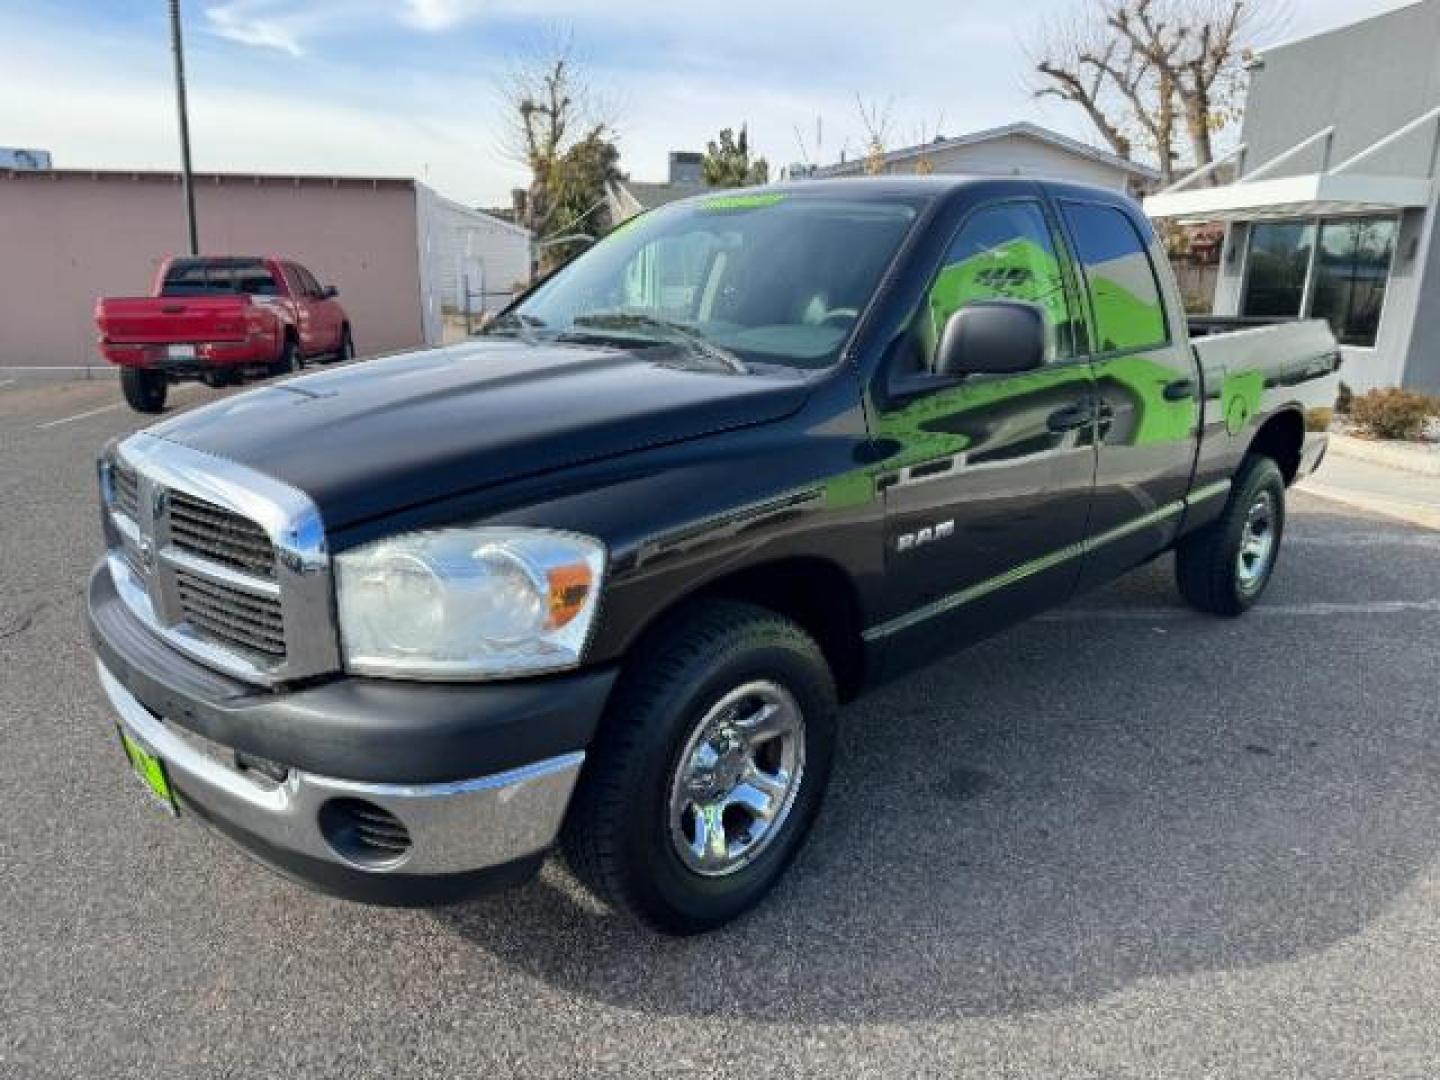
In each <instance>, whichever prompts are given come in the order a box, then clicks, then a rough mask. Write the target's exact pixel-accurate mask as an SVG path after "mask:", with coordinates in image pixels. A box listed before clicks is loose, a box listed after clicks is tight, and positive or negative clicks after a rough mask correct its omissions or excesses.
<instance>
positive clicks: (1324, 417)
mask: <svg viewBox="0 0 1440 1080" xmlns="http://www.w3.org/2000/svg"><path fill="white" fill-rule="evenodd" d="M1334 419H1335V410H1334V409H1306V410H1305V430H1306V431H1329V430H1330V421H1332V420H1334Z"/></svg>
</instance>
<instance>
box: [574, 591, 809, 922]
mask: <svg viewBox="0 0 1440 1080" xmlns="http://www.w3.org/2000/svg"><path fill="white" fill-rule="evenodd" d="M835 711H836V693H835V682H834V678H833V676H832V675H831V672H830V668H829V666H828V665H827V664H826V662H825V659H824V657H823V656H822V655H821V652H820V648H819V646H817V645H816V644H815V642H814V640H813V639H812V638H811V637H810V636H809V635H808V634H806V633H805V631H804V630H802V629H801V628H800V627H799V626H797V625H796V624H795V623H793V622H791V621H790V620H788V619H785V618H783V617H781V616H779V615H777V614H775V613H773V612H770V611H767V610H765V609H763V608H759V607H754V606H751V605H749V604H740V603H734V602H729V601H712V602H707V603H703V604H701V605H697V606H695V607H693V608H691V609H690V610H689V611H688V612H685V613H683V614H682V615H680V616H678V617H677V618H675V619H673V620H671V621H670V622H669V623H668V624H667V625H665V626H663V627H661V629H660V631H659V632H658V633H657V634H655V635H653V636H652V638H651V644H650V645H649V646H648V647H646V648H644V649H643V650H642V651H641V652H640V653H639V654H637V657H636V660H635V662H634V663H633V665H632V666H631V667H630V668H629V669H628V670H627V672H626V674H625V675H624V676H623V677H622V680H621V683H620V686H619V688H618V689H617V691H616V694H615V698H614V700H613V701H612V703H611V707H610V709H609V711H608V714H607V718H606V721H605V722H604V724H603V725H602V728H601V731H600V733H599V734H598V736H597V737H596V739H595V742H594V744H593V745H592V747H591V750H590V755H589V759H588V760H587V761H586V764H585V769H584V772H583V773H582V774H581V777H580V782H579V784H578V786H577V788H576V792H575V797H574V799H573V801H572V802H571V805H570V810H569V813H568V814H567V816H566V820H565V826H564V829H563V831H562V837H561V839H562V844H563V846H564V851H565V856H566V860H567V862H568V863H569V864H570V867H571V868H572V870H573V871H574V872H575V875H576V876H577V877H578V878H579V879H580V880H581V882H582V883H584V884H585V885H586V886H588V887H589V889H590V890H591V891H592V892H594V893H595V894H597V895H598V896H599V897H600V898H601V899H603V900H605V901H606V902H607V903H608V904H609V905H610V906H611V907H612V908H613V909H615V910H617V911H620V912H623V913H624V914H626V915H628V916H630V917H631V918H633V919H635V920H637V921H638V922H640V923H643V924H645V925H647V926H649V927H651V928H653V929H656V930H659V931H661V932H663V933H667V934H695V933H700V932H702V931H705V930H710V929H713V928H715V927H717V926H720V925H722V924H724V923H726V922H729V921H730V920H731V919H734V918H735V917H736V916H738V915H740V914H742V913H743V912H745V911H747V910H749V909H750V908H752V907H754V906H755V905H756V904H757V903H759V902H760V900H761V899H762V898H763V897H764V896H765V895H766V893H768V892H769V891H770V889H771V888H773V887H774V885H775V883H776V881H778V880H779V878H780V875H781V874H782V873H784V871H785V869H786V867H787V866H788V865H789V863H790V860H791V859H792V858H793V857H794V856H795V854H796V852H797V851H798V850H799V849H800V846H801V844H802V843H803V841H804V839H805V836H806V834H807V833H808V832H809V830H810V826H811V824H812V823H813V821H814V819H815V815H816V813H817V812H818V810H819V808H820V803H821V800H822V798H823V796H824V793H825V787H826V784H827V783H828V781H829V778H830V764H831V759H832V757H833V753H834V745H835Z"/></svg>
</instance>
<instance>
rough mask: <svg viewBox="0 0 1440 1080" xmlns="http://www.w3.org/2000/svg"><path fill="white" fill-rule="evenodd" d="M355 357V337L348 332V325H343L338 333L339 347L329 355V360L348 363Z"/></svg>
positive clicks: (334, 362)
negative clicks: (343, 327)
mask: <svg viewBox="0 0 1440 1080" xmlns="http://www.w3.org/2000/svg"><path fill="white" fill-rule="evenodd" d="M354 359H355V339H354V337H352V336H351V334H350V327H348V326H347V327H345V329H344V330H343V331H341V334H340V347H339V348H338V349H336V350H335V351H334V352H333V353H332V354H331V355H330V359H329V362H330V363H332V364H348V363H349V362H350V361H351V360H354Z"/></svg>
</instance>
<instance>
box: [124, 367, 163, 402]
mask: <svg viewBox="0 0 1440 1080" xmlns="http://www.w3.org/2000/svg"><path fill="white" fill-rule="evenodd" d="M120 389H121V391H122V392H123V393H124V394H125V400H126V402H127V403H129V405H130V407H131V408H132V409H134V410H135V411H136V412H143V413H158V412H159V411H160V410H162V409H163V408H165V395H166V393H167V392H168V391H169V389H170V380H169V379H168V378H166V377H165V374H164V372H160V371H146V370H144V369H143V368H133V367H127V368H121V369H120Z"/></svg>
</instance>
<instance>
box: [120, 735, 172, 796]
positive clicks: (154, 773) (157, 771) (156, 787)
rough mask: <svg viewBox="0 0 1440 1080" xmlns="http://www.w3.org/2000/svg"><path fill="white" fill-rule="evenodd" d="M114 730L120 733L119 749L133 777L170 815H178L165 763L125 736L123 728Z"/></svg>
mask: <svg viewBox="0 0 1440 1080" xmlns="http://www.w3.org/2000/svg"><path fill="white" fill-rule="evenodd" d="M116 730H117V731H119V732H120V747H121V749H122V750H124V751H125V756H126V757H127V758H128V759H129V760H130V767H131V768H132V769H134V770H135V775H136V776H138V777H140V782H141V783H142V784H144V785H145V790H146V791H148V792H150V794H151V795H152V796H153V797H154V798H155V800H156V801H157V802H158V803H160V805H161V806H163V807H164V808H165V809H166V810H168V811H170V813H172V814H177V813H179V810H178V809H177V807H176V805H175V792H174V790H173V789H172V788H171V787H170V777H169V775H168V774H167V773H166V772H165V762H163V761H161V760H160V759H159V758H158V757H156V756H155V755H154V754H152V753H150V751H149V750H146V749H145V747H143V746H141V745H140V744H139V743H138V742H136V741H135V740H134V739H132V738H131V737H130V736H129V735H127V734H125V729H124V728H117V729H116Z"/></svg>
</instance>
